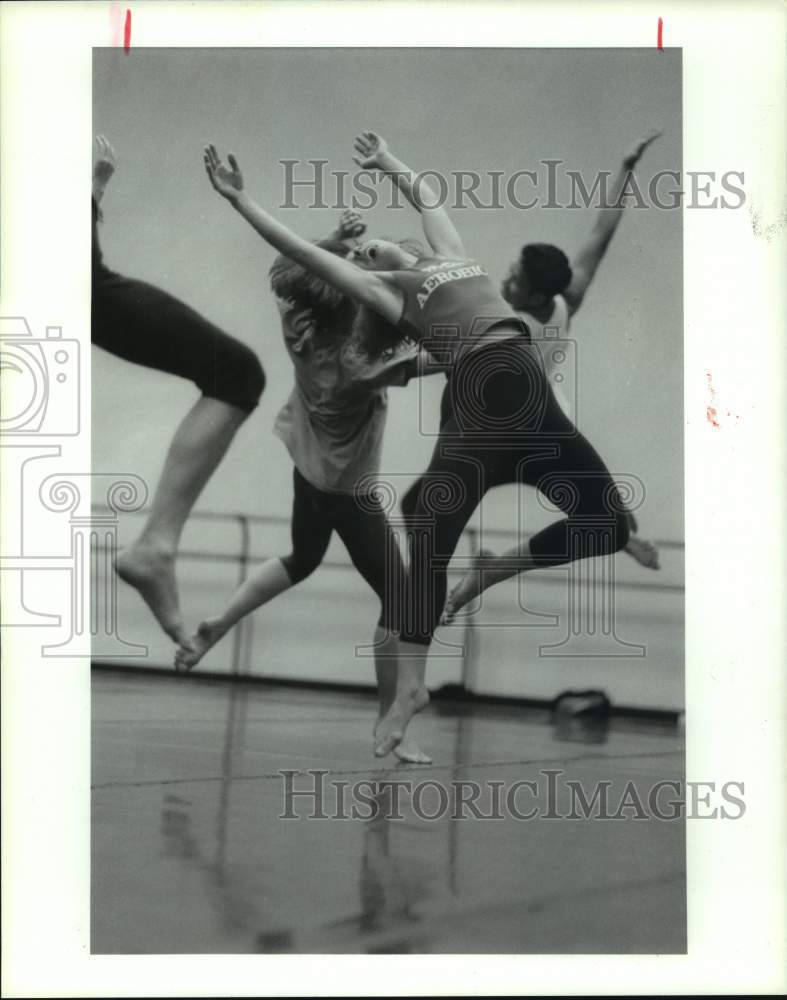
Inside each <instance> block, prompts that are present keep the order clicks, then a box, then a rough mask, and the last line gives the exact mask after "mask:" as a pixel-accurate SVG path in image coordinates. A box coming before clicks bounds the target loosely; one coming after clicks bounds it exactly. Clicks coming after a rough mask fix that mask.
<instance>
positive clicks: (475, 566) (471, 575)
mask: <svg viewBox="0 0 787 1000" xmlns="http://www.w3.org/2000/svg"><path fill="white" fill-rule="evenodd" d="M494 556H495V554H494V552H492V551H491V550H490V549H479V550H478V552H477V553H476V554H475V556H474V558H473V563H472V565H471V567H470V569H469V570H468V571H467V573H465V575H464V576H463V577H462V579H461V580H460V581H459V583H457V585H456V586H455V587H454V589H453V590H452V591H451V593H450V594H449V595H448V597H447V599H446V602H445V607H444V608H443V613H442V615H441V616H440V624H441V625H450V624H451V622H452V621H453V620H454V618H455V617H456V615H457V612H459V611H460V610H461V609H462V608H463V607H464V606H465V605H466V604H469V603H470V601H473V600H475V598H476V597H478V595H479V594H480V593H481V591H482V587H481V565H482V563H483V561H484V560H485V559H494Z"/></svg>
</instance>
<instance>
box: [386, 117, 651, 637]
mask: <svg viewBox="0 0 787 1000" xmlns="http://www.w3.org/2000/svg"><path fill="white" fill-rule="evenodd" d="M659 135H660V133H659V132H654V133H651V134H650V135H648V136H647V138H645V139H643V140H641V141H640V142H638V143H637V144H636V146H635V147H634V148H633V149H632V150H631V152H630V153H629V154H628V155H626V156H625V157H624V159H623V162H622V165H621V168H620V170H619V171H618V174H617V176H616V177H615V180H614V183H613V186H612V190H611V192H610V194H609V197H608V203H609V205H610V206H612V207H609V208H602V209H601V210H600V212H599V214H598V217H597V219H596V223H595V225H594V226H593V230H592V232H591V234H590V237H589V239H588V241H587V242H586V243H585V245H584V246H583V247H582V249H581V250H580V251H579V253H578V254H577V256H576V257H575V259H574V261H573V262H572V263H571V264H570V265H569V262H568V259H567V258H566V255H565V254H564V253H563V251H562V250H560V249H558V247H555V246H551V245H549V244H545V243H528V244H526V245H525V246H524V247H523V248H522V251H521V254H520V258H519V260H518V261H517V262H516V263H515V264H513V265H512V267H511V270H510V273H509V275H508V277H507V278H506V279H505V280H504V281H503V284H502V293H503V298H504V299H505V300H506V302H508V303H509V305H511V306H512V307H513V308H514V309H515V310H516V312H517V314H518V315H519V316H521V317H522V319H523V320H524V321H525V323H526V324H527V326H528V329H529V330H530V338H531V340H532V341H533V343H536V344H539V345H543V346H542V351H541V353H542V358H543V362H544V367H545V371H546V375H547V378H548V379H549V382H550V384H551V385H552V391H553V392H554V394H555V398H556V399H557V401H558V403H559V404H560V406H561V409H562V410H563V412H564V413H565V414H566V416H567V417H568V418H569V419H570V420H573V414H572V413H571V409H570V404H569V402H568V400H567V399H566V397H565V394H564V393H563V392H562V391H561V389H560V386H559V383H557V382H556V381H555V377H554V376H555V375H556V374H557V371H556V369H557V367H559V366H556V364H555V362H554V360H553V357H552V356H553V354H554V352H555V350H556V349H557V348H558V347H559V344H556V343H555V342H554V340H553V339H552V337H555V334H556V337H555V339H556V340H558V341H559V340H560V338H565V336H566V335H567V333H568V330H569V324H570V320H571V318H572V317H573V316H574V314H575V313H576V312H577V311H578V310H579V307H580V306H581V305H582V302H583V300H584V297H585V294H586V292H587V290H588V288H589V287H590V284H591V282H592V281H593V278H594V276H595V274H596V271H597V269H598V266H599V264H600V263H601V261H602V260H603V258H604V254H605V253H606V252H607V247H608V246H609V244H610V242H611V240H612V237H613V236H614V235H615V230H616V229H617V227H618V224H619V223H620V220H621V218H622V216H623V211H624V206H623V204H621V194H622V192H623V191H624V190H625V185H626V182H627V181H628V178H629V176H630V174H631V171H632V170H633V169H634V167H635V166H636V165H637V163H638V162H639V160H640V158H641V156H642V154H643V153H644V152H645V150H646V149H647V148H648V146H649V145H650V144H651V143H652V142H653V141H654V139H656V138H658V136H659ZM546 328H549V329H550V330H551V331H553V332H552V337H547V335H546V333H545V330H546ZM450 398H451V393H450V389H449V387H448V386H446V388H445V391H444V393H443V398H442V400H441V404H440V426H441V427H442V426H443V424H444V423H445V422H446V420H447V419H448V417H449V416H450V413H451V409H450ZM422 483H423V480H422V479H417V480H416V481H415V482H414V483H413V484H412V486H411V487H410V488H409V489H408V490H407V492H406V493H405V495H404V496H403V497H402V513H403V514H404V515H405V517H406V518H408V519H409V518H410V517H411V516H412V513H413V512H414V510H415V506H416V503H417V502H418V494H419V491H420V489H421V485H422ZM625 513H626V517H627V518H628V522H629V531H630V534H629V540H628V542H627V543H626V546H625V550H624V551H625V552H627V553H628V555H630V556H631V557H632V558H633V559H635V560H636V561H637V562H638V563H639V564H640V565H641V566H644V567H646V568H648V569H659V553H658V549H657V548H656V546H655V545H654V544H653V543H652V542H649V541H647V540H646V539H644V538H641V537H640V536H639V534H638V525H637V521H636V518H635V517H634V515H633V513H632V512H631V511H629V510H626V512H625ZM484 554H485V555H491V553H484ZM478 593H479V590H478V574H474V579H473V580H466V581H465V580H463V581H462V582H461V583H460V584H459V586H458V587H457V588H455V590H454V591H453V592H452V594H451V596H450V597H449V599H448V604H447V605H446V610H445V615H444V617H445V620H446V621H450V619H451V617H452V616H453V614H455V612H456V611H458V610H459V607H460V606H461V605H462V604H466V603H467V601H468V600H470V599H471V598H472V597H475V596H477V594H478ZM459 601H461V604H459V603H458V602H459Z"/></svg>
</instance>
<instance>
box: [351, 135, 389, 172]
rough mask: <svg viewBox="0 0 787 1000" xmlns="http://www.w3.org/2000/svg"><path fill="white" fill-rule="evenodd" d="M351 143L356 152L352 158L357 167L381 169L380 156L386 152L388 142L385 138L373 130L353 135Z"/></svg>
mask: <svg viewBox="0 0 787 1000" xmlns="http://www.w3.org/2000/svg"><path fill="white" fill-rule="evenodd" d="M353 145H354V146H355V151H356V153H358V156H354V157H353V160H354V161H355V162H356V163H357V164H358V166H359V167H362V168H363V169H364V170H374V169H375V168H377V169H382V166H383V165H382V163H381V162H380V160H381V157H383V156H384V155H385V154H386V153H387V152H388V143H387V142H386V141H385V139H383V138H382V137H381V136H379V135H377V134H376V133H375V132H360V133H359V134H358V135H357V136H356V137H355V142H354V143H353Z"/></svg>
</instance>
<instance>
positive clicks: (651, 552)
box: [626, 535, 661, 569]
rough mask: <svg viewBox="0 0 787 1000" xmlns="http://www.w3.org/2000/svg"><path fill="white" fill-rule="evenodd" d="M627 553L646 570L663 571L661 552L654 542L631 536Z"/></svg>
mask: <svg viewBox="0 0 787 1000" xmlns="http://www.w3.org/2000/svg"><path fill="white" fill-rule="evenodd" d="M626 552H628V554H629V555H630V556H631V558H632V559H636V560H637V562H638V563H639V564H640V566H644V567H645V568H646V569H661V566H660V564H659V550H658V549H657V548H656V546H655V545H654V544H653V542H648V541H646V540H645V539H644V538H640V537H639V535H629V540H628V542H627V543H626Z"/></svg>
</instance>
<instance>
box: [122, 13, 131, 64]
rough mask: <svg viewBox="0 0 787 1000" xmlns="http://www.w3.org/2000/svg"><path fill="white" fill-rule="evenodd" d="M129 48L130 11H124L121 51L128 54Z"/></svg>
mask: <svg viewBox="0 0 787 1000" xmlns="http://www.w3.org/2000/svg"><path fill="white" fill-rule="evenodd" d="M130 48H131V11H130V10H127V11H126V23H125V25H124V27H123V51H124V52H125V53H126V54H128V50H129V49H130Z"/></svg>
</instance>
